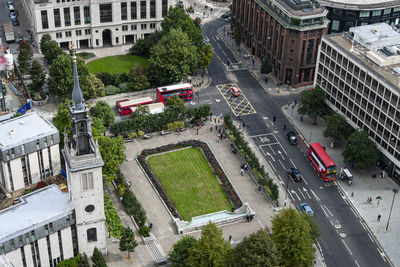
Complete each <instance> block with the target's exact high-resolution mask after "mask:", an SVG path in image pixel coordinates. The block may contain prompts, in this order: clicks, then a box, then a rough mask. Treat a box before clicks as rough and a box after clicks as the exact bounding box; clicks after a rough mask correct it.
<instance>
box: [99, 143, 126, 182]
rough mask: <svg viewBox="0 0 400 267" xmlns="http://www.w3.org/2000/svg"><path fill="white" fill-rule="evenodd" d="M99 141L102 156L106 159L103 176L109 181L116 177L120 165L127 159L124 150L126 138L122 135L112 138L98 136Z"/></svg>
mask: <svg viewBox="0 0 400 267" xmlns="http://www.w3.org/2000/svg"><path fill="white" fill-rule="evenodd" d="M96 140H97V142H98V144H99V150H100V154H101V157H102V158H103V161H104V166H103V176H104V177H105V179H106V180H107V181H108V182H111V181H112V180H114V179H115V175H116V174H117V173H118V168H119V165H121V163H122V162H123V161H125V160H126V157H125V154H124V151H125V146H124V140H123V139H122V137H121V136H118V137H114V138H111V137H109V136H98V137H97V139H96Z"/></svg>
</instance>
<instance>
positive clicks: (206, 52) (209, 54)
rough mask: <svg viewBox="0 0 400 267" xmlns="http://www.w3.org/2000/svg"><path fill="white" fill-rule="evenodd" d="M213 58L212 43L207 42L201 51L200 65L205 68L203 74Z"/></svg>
mask: <svg viewBox="0 0 400 267" xmlns="http://www.w3.org/2000/svg"><path fill="white" fill-rule="evenodd" d="M212 58H213V51H212V49H211V45H210V44H207V45H205V46H204V48H203V49H202V50H201V51H200V62H199V65H200V67H201V68H202V69H203V74H204V72H205V71H206V69H207V67H208V65H209V64H210V62H211V60H212Z"/></svg>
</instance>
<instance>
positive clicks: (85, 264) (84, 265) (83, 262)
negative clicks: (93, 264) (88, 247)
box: [78, 253, 90, 267]
mask: <svg viewBox="0 0 400 267" xmlns="http://www.w3.org/2000/svg"><path fill="white" fill-rule="evenodd" d="M78 267H90V264H89V259H88V256H87V255H86V253H83V254H81V258H80V260H79V263H78Z"/></svg>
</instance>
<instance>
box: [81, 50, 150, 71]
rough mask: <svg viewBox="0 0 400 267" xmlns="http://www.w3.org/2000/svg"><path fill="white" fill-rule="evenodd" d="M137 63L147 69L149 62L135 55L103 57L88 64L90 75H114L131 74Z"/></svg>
mask: <svg viewBox="0 0 400 267" xmlns="http://www.w3.org/2000/svg"><path fill="white" fill-rule="evenodd" d="M135 62H138V63H139V64H140V65H142V66H143V67H147V65H148V64H149V61H148V60H147V58H145V57H141V56H134V55H121V56H111V57H103V58H99V59H96V60H93V61H91V62H89V63H88V64H87V67H88V69H89V72H90V73H98V72H103V71H104V72H108V73H111V74H114V73H123V72H126V73H129V72H130V71H131V68H132V66H133V64H134V63H135Z"/></svg>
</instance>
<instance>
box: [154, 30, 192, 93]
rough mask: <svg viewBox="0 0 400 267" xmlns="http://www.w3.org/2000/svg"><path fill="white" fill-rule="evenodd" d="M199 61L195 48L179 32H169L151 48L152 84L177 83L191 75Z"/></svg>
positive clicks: (186, 37)
mask: <svg viewBox="0 0 400 267" xmlns="http://www.w3.org/2000/svg"><path fill="white" fill-rule="evenodd" d="M198 61H199V55H198V53H197V48H196V46H195V45H193V44H192V42H191V41H190V40H189V38H188V36H187V35H186V33H184V32H182V31H181V30H171V31H170V32H169V33H168V34H166V35H165V36H163V38H162V39H161V40H160V41H159V42H158V43H157V44H156V45H155V46H153V47H152V48H151V56H150V60H149V62H150V64H149V75H150V77H151V80H152V82H153V84H156V85H164V84H171V83H175V82H178V81H180V80H182V79H183V78H185V77H186V76H187V75H188V74H190V73H192V72H193V71H194V70H195V69H196V68H197V64H198Z"/></svg>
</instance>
